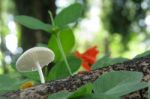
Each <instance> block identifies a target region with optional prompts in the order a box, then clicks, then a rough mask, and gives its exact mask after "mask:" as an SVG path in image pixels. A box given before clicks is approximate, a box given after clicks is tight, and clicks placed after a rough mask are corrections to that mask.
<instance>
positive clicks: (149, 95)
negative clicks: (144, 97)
mask: <svg viewBox="0 0 150 99" xmlns="http://www.w3.org/2000/svg"><path fill="white" fill-rule="evenodd" d="M148 99H150V84H149V83H148Z"/></svg>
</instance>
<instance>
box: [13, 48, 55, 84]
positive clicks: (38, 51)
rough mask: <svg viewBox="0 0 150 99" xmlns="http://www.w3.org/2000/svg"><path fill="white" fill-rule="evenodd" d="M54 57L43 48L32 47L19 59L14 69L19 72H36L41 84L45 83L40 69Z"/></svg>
mask: <svg viewBox="0 0 150 99" xmlns="http://www.w3.org/2000/svg"><path fill="white" fill-rule="evenodd" d="M54 57H55V55H54V53H53V51H52V50H50V49H48V48H45V47H34V48H31V49H29V50H27V51H25V52H24V53H23V54H22V55H21V56H20V57H19V59H18V60H17V62H16V68H17V70H18V71H20V72H29V71H38V72H39V76H40V80H41V83H45V79H44V75H43V72H42V68H43V67H44V66H46V65H48V64H49V63H50V62H52V61H53V60H54Z"/></svg>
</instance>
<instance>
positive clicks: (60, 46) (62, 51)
mask: <svg viewBox="0 0 150 99" xmlns="http://www.w3.org/2000/svg"><path fill="white" fill-rule="evenodd" d="M54 35H55V37H56V41H57V44H58V47H59V49H60V52H61V54H62V57H63V59H64V62H65V64H66V66H67V69H68V71H69V73H70V75H73V74H72V72H71V68H70V66H69V63H68V61H67V58H66V55H65V53H64V50H63V47H62V45H61V41H60V38H59V35H58V33H55V34H54Z"/></svg>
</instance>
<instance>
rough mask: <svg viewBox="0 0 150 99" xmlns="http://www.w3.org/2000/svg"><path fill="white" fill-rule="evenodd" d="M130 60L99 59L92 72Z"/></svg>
mask: <svg viewBox="0 0 150 99" xmlns="http://www.w3.org/2000/svg"><path fill="white" fill-rule="evenodd" d="M127 60H128V59H126V58H121V57H119V58H109V57H106V56H104V57H102V58H101V59H99V60H98V61H97V62H96V63H95V64H94V65H93V66H92V70H94V69H98V68H103V67H107V66H110V65H113V64H116V63H122V62H124V61H127Z"/></svg>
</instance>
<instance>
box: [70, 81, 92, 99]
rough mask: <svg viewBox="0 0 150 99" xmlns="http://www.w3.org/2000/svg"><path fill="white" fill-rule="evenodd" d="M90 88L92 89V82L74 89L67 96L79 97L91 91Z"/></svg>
mask: <svg viewBox="0 0 150 99" xmlns="http://www.w3.org/2000/svg"><path fill="white" fill-rule="evenodd" d="M92 89H93V84H91V83H88V84H86V85H84V86H82V87H80V88H78V89H77V90H76V91H74V92H73V93H72V94H71V95H70V96H69V98H77V97H81V96H84V95H88V94H91V93H92Z"/></svg>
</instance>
